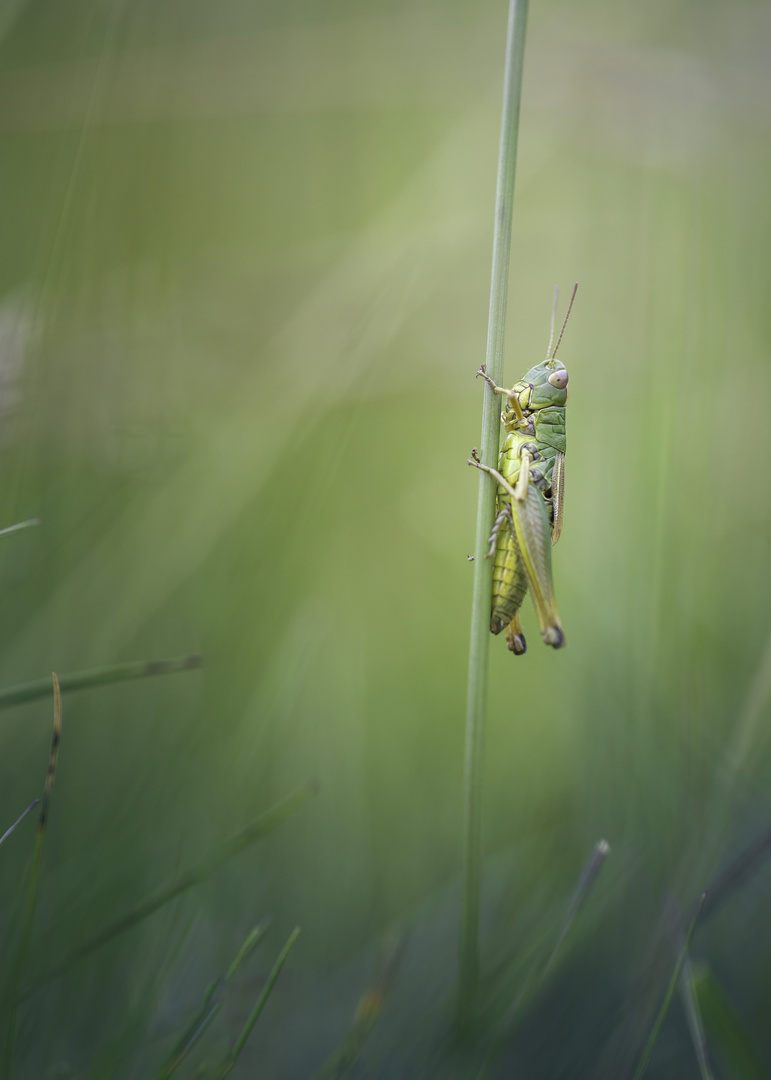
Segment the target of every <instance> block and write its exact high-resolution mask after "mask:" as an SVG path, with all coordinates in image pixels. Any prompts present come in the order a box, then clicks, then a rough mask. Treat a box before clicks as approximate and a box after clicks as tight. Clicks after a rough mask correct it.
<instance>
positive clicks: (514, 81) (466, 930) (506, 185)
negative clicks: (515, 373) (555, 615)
mask: <svg viewBox="0 0 771 1080" xmlns="http://www.w3.org/2000/svg"><path fill="white" fill-rule="evenodd" d="M526 22H527V0H510V4H509V27H508V33H507V38H506V68H505V74H504V87H503V114H502V117H501V137H500V146H499V152H498V184H497V190H496V196H495V228H494V233H493V269H492V281H491V285H490V312H489V317H488V324H487V352H486V359H485V365H486V370H487V374H488V375H489V376H490V377H491V378H492V379H493V381H494V382H495V383H496V384H498V385H500V384H501V383H502V382H503V349H504V340H505V329H506V300H507V295H508V284H509V253H510V248H511V213H512V205H513V201H514V173H515V167H516V160H517V132H518V129H519V102H520V97H521V91H522V66H523V62H524V54H525V25H526ZM483 392H484V403H483V406H482V436H481V443H480V449H481V453H482V461H483V462H484V463H485V464H486V465H492V464H495V462H496V461H497V458H498V446H499V442H500V437H499V430H500V404H499V402H498V399H497V397H496V395H495V394H494V393H493V391H492V390H491V389H490V387H489V386H488V385H487V384H485V386H484V391H483ZM494 512H495V481H494V480H493V479H492V477H490V476H488V475H486V474H485V473H481V472H480V474H479V501H478V504H477V530H476V546H475V556H474V596H473V600H472V607H471V644H470V649H469V677H468V698H467V706H466V764H465V774H464V805H463V853H462V868H461V905H460V935H459V942H458V1022H459V1025H460V1027H461V1028H468V1027H469V1026H470V1025H471V1024H473V1022H474V1018H475V1016H476V1012H477V999H478V994H479V907H480V893H481V878H482V872H481V871H482V866H481V858H482V856H481V846H482V829H481V784H482V763H483V751H484V726H485V716H486V712H487V666H488V649H489V638H490V630H489V622H490V591H491V588H492V564H491V562H490V560H489V559H486V558H485V553H486V551H487V545H488V539H489V536H490V532H491V530H492V526H493V518H494Z"/></svg>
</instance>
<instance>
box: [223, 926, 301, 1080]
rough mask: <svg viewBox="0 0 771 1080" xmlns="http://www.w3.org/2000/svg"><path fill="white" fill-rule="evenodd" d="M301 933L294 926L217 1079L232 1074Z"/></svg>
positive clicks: (297, 927)
mask: <svg viewBox="0 0 771 1080" xmlns="http://www.w3.org/2000/svg"><path fill="white" fill-rule="evenodd" d="M299 933H300V927H299V926H296V927H295V928H294V930H293V931H292V933H291V934H290V935H289V938H288V940H287V943H286V945H285V946H284V948H283V949H282V950H281V952H280V954H279V957H278V960H276V962H275V964H274V965H273V968H272V970H271V972H270V975H268V979H267V982H266V983H265V985H264V986H263V988H262V993H261V994H260V996H259V997H258V998H257V1001H256V1003H255V1006H254V1008H253V1009H252V1011H251V1013H250V1014H249V1018H248V1020H247V1021H246V1023H245V1024H244V1026H243V1028H242V1029H241V1034H240V1035H239V1036H238V1038H237V1039H236V1041H235V1043H234V1045H233V1049H232V1050H231V1051H230V1053H229V1054H228V1056H227V1057H226V1058H225V1060H224V1061H223V1062H222V1064H221V1065H220V1067H219V1070H218V1071H217V1076H216V1080H225V1077H226V1076H228V1075H229V1074H230V1072H231V1071H232V1069H233V1066H234V1065H235V1063H236V1062H237V1061H238V1058H239V1055H240V1054H241V1051H242V1050H243V1048H244V1045H245V1044H246V1040H247V1039H248V1038H249V1036H250V1035H251V1033H252V1028H253V1027H254V1025H255V1024H256V1023H257V1021H258V1020H259V1018H260V1013H261V1012H262V1010H263V1009H264V1008H265V1005H266V1003H267V1000H268V998H269V997H270V995H271V992H272V990H273V987H274V986H275V984H276V979H277V978H278V977H279V975H280V974H281V969H282V967H283V966H284V964H285V963H286V961H287V957H288V956H289V954H290V952H291V951H292V948H293V946H294V943H295V942H296V941H297V937H298V935H299Z"/></svg>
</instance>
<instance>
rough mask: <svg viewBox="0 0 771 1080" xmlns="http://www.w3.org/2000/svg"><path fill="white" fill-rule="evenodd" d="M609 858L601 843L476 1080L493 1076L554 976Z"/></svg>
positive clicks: (506, 1011) (508, 1011)
mask: <svg viewBox="0 0 771 1080" xmlns="http://www.w3.org/2000/svg"><path fill="white" fill-rule="evenodd" d="M608 855H610V844H609V843H608V842H607V840H598V841H597V843H596V844H595V845H594V848H593V849H592V854H591V855H590V856H589V859H588V861H587V863H586V865H585V866H584V869H583V870H582V872H581V876H580V877H579V879H578V882H577V883H576V887H575V889H574V890H573V895H572V897H571V898H570V903H569V905H568V909H567V912H566V914H565V919H564V921H563V923H562V928H561V930H560V932H559V936H558V937H557V940H556V942H555V943H554V948H553V949H552V951H551V953H550V954H549V957H548V959H547V961H546V963H545V964H543V966H542V967H540V968H539V969H535V970H533V971H532V972H531V973H530V974H529V975H526V976H525V979H524V980H523V982H522V985H521V986H520V988H519V990H518V992H517V994H516V995H515V997H514V998H513V1000H511V1001H510V1004H508V1005H507V1006H505V1008H504V1011H503V1015H502V1018H501V1019H500V1020H499V1021H498V1030H497V1031H496V1033H495V1035H494V1037H493V1038H492V1040H491V1041H490V1044H489V1046H488V1048H487V1051H486V1052H485V1054H484V1057H483V1059H482V1062H481V1064H480V1067H479V1069H478V1070H477V1072H476V1080H483V1078H484V1077H486V1076H489V1075H490V1073H491V1072H492V1070H493V1068H494V1067H495V1065H496V1064H497V1063H498V1061H499V1060H500V1057H501V1055H502V1053H503V1051H504V1049H505V1047H506V1044H507V1042H508V1041H509V1040H510V1039H511V1038H512V1036H513V1034H514V1033H515V1032H516V1030H517V1029H518V1027H519V1024H520V1023H521V1021H522V1019H523V1015H524V1010H525V1009H526V1008H527V1007H528V1005H530V1004H532V1002H533V1000H534V999H535V997H536V995H537V994H538V992H539V991H540V990H541V988H542V986H543V985H544V984H545V983H546V982H547V980H548V979H549V978H550V976H551V975H552V973H553V970H554V967H555V962H556V959H557V957H558V956H559V954H560V952H561V950H562V946H563V944H564V942H565V938H566V937H567V936H568V934H569V933H570V931H571V929H572V927H573V924H574V923H575V921H576V918H577V917H578V913H579V912H580V910H581V908H582V907H583V906H584V903H585V902H586V900H587V899H588V897H589V894H590V893H591V891H592V889H593V888H594V885H595V882H596V881H597V878H598V877H599V875H600V872H601V870H602V868H603V866H604V865H605V860H606V859H607V857H608Z"/></svg>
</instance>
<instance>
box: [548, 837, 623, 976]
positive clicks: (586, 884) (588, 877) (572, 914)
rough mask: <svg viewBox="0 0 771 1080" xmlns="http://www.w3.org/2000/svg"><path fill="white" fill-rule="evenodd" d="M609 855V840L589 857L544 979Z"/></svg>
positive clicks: (599, 841)
mask: <svg viewBox="0 0 771 1080" xmlns="http://www.w3.org/2000/svg"><path fill="white" fill-rule="evenodd" d="M608 855H610V844H609V843H608V841H607V840H598V841H597V843H596V844H595V845H594V850H593V851H592V854H591V855H590V856H589V861H588V862H587V864H586V866H585V867H584V869H583V872H582V874H581V877H580V878H579V879H578V884H577V885H576V887H575V891H574V893H573V896H572V897H571V900H570V905H569V906H568V910H567V914H566V915H565V921H564V923H563V924H562V929H561V930H560V934H559V937H558V938H557V941H556V943H555V945H554V949H553V950H552V953H551V956H550V957H549V959H548V960H547V961H546V965H545V967H544V971H543V973H544V977H545V976H546V975H547V974H548V973H549V972H550V971H551V969H552V967H553V965H554V961H555V959H556V956H557V954H558V953H559V951H560V949H561V948H562V944H563V942H564V941H565V938H566V937H567V936H568V934H569V933H570V929H571V927H572V926H573V923H574V922H575V920H576V916H577V915H578V913H579V911H580V910H581V908H582V907H583V906H584V903H585V901H586V899H587V897H588V896H589V894H590V893H591V891H592V889H593V888H594V885H595V882H596V881H597V878H598V877H599V875H600V872H601V870H602V868H603V866H604V865H605V860H606V859H607V857H608Z"/></svg>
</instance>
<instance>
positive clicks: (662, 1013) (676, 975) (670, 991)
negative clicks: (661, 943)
mask: <svg viewBox="0 0 771 1080" xmlns="http://www.w3.org/2000/svg"><path fill="white" fill-rule="evenodd" d="M706 899H707V894H706V893H702V894H701V900H700V901H699V906H698V908H697V909H696V914H695V915H694V916H693V918H692V919H691V925H690V926H689V927H688V933H687V934H686V935H685V941H684V942H683V947H682V949H681V950H680V955H679V957H678V958H677V964H676V966H675V970H674V972H673V973H672V978H671V979H670V980H669V986H668V987H667V992H666V994H665V995H664V1000H663V1002H662V1003H661V1008H660V1009H659V1013H658V1016H657V1017H656V1021H655V1023H654V1025H653V1030H652V1031H651V1033H650V1036H649V1038H648V1042H647V1043H646V1044H645V1049H644V1050H643V1053H642V1057H641V1058H640V1064H639V1065H638V1066H637V1071H636V1072H635V1074H634V1080H642V1078H643V1076H644V1075H645V1070H646V1069H647V1068H648V1062H649V1061H650V1057H651V1054H652V1053H653V1049H654V1047H655V1045H656V1042H657V1041H658V1037H659V1033H660V1031H661V1027H662V1024H663V1023H664V1019H665V1017H666V1015H667V1013H668V1012H669V1006H670V1005H671V1004H672V998H673V997H674V996H675V990H676V989H677V985H678V983H679V982H680V976H681V974H682V971H683V965H684V964H685V961H686V959H687V957H688V950H689V949H690V947H691V938H692V937H693V932H694V930H695V929H696V923H697V922H698V920H699V916H700V915H701V912H702V909H703V907H704V901H705V900H706Z"/></svg>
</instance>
